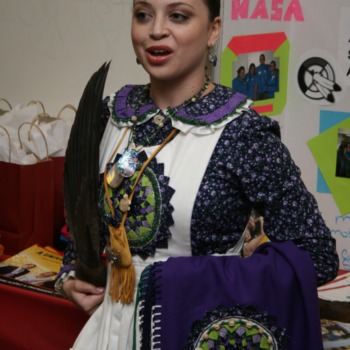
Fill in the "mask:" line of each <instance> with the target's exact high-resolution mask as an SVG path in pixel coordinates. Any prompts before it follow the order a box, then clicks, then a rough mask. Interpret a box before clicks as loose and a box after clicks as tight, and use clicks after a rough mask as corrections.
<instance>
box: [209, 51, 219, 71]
mask: <svg viewBox="0 0 350 350" xmlns="http://www.w3.org/2000/svg"><path fill="white" fill-rule="evenodd" d="M208 59H209V62H210V64H211V65H212V66H213V67H216V64H217V62H218V56H217V55H216V53H215V51H214V49H213V48H212V47H210V48H209V56H208Z"/></svg>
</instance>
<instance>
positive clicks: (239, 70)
mask: <svg viewBox="0 0 350 350" xmlns="http://www.w3.org/2000/svg"><path fill="white" fill-rule="evenodd" d="M243 70H244V71H245V68H244V66H240V67H239V68H238V69H237V74H239V73H241V72H242V71H243Z"/></svg>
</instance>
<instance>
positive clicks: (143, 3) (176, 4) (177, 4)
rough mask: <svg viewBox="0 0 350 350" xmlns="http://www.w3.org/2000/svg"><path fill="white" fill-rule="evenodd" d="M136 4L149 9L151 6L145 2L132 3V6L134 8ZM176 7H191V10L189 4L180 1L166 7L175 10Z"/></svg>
mask: <svg viewBox="0 0 350 350" xmlns="http://www.w3.org/2000/svg"><path fill="white" fill-rule="evenodd" d="M137 4H141V5H144V6H147V7H151V6H152V5H151V4H150V3H149V2H147V1H145V0H144V1H134V5H133V6H136V5H137ZM178 6H187V7H192V8H193V6H191V5H190V4H187V3H184V2H181V1H178V2H173V3H170V4H169V5H168V7H170V8H176V7H178Z"/></svg>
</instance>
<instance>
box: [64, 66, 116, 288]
mask: <svg viewBox="0 0 350 350" xmlns="http://www.w3.org/2000/svg"><path fill="white" fill-rule="evenodd" d="M109 65H110V62H109V63H104V64H103V65H102V66H101V68H100V69H99V70H98V71H97V72H95V73H94V74H93V75H92V76H91V78H90V80H89V81H88V83H87V85H86V87H85V89H84V92H83V94H82V97H81V99H80V102H79V105H78V109H77V113H76V117H75V120H74V123H73V125H72V129H71V133H70V136H69V140H68V145H67V150H66V159H65V167H64V182H63V196H64V205H65V210H66V214H67V225H68V227H69V232H70V235H71V237H72V239H73V241H74V244H75V249H76V251H77V261H76V275H77V278H79V279H81V280H84V281H86V282H89V283H92V284H94V285H96V286H104V285H105V283H106V266H105V263H104V262H103V261H102V260H101V254H100V221H99V216H98V206H97V205H98V186H99V145H100V141H101V136H102V135H101V132H100V123H101V115H102V108H103V106H102V100H103V90H104V85H105V82H106V78H107V73H108V70H109Z"/></svg>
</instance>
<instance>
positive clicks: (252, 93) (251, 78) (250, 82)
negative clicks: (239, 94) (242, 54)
mask: <svg viewBox="0 0 350 350" xmlns="http://www.w3.org/2000/svg"><path fill="white" fill-rule="evenodd" d="M245 80H246V82H247V90H248V91H247V93H248V97H249V98H250V99H252V100H253V101H255V100H256V99H257V91H258V81H259V77H258V75H257V74H256V72H255V64H254V63H251V64H250V65H249V71H248V73H247V74H246V76H245Z"/></svg>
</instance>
